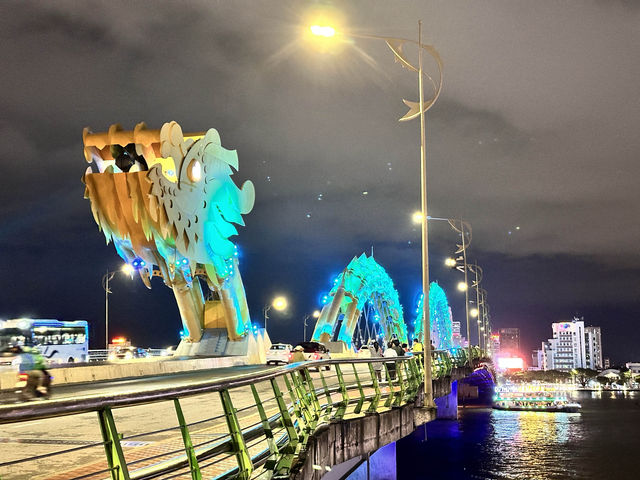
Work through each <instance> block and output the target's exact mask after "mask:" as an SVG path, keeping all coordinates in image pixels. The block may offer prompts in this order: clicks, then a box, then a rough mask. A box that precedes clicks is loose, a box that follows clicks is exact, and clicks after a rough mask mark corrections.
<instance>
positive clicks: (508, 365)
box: [498, 357, 524, 370]
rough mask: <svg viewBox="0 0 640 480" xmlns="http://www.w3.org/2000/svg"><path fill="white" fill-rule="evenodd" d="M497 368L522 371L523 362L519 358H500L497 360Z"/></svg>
mask: <svg viewBox="0 0 640 480" xmlns="http://www.w3.org/2000/svg"><path fill="white" fill-rule="evenodd" d="M498 368H499V369H500V370H524V360H522V358H520V357H500V358H498Z"/></svg>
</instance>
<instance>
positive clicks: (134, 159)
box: [82, 122, 255, 354]
mask: <svg viewBox="0 0 640 480" xmlns="http://www.w3.org/2000/svg"><path fill="white" fill-rule="evenodd" d="M83 141H84V154H85V158H86V160H87V162H88V163H89V164H90V166H89V168H87V171H86V172H85V174H84V176H83V178H82V180H83V182H84V183H85V185H86V190H85V198H88V199H89V200H90V202H91V211H92V213H93V217H94V219H95V221H96V223H97V224H98V227H99V228H100V229H101V230H102V231H103V233H104V235H105V238H106V240H107V243H108V242H109V241H113V244H114V246H115V248H116V251H117V253H118V255H120V257H122V259H123V260H124V261H125V262H126V263H127V264H129V265H131V266H132V267H133V269H134V270H135V271H137V272H138V274H139V275H140V278H141V279H142V281H143V282H144V284H145V285H146V286H147V287H148V288H151V282H150V280H151V278H152V277H153V276H159V277H162V278H163V280H164V283H165V284H166V285H167V286H168V287H170V288H171V289H172V290H173V292H174V295H175V297H176V302H177V304H178V308H179V310H180V315H181V318H182V322H183V326H184V330H183V332H184V335H183V343H181V347H182V349H183V350H185V351H184V352H182V353H185V354H212V353H223V352H211V351H202V349H201V348H196V347H194V346H191V347H189V346H184V345H183V344H199V343H200V342H201V340H202V338H203V335H204V334H205V332H206V331H207V329H210V330H211V331H210V334H212V335H213V334H215V335H220V334H221V332H220V330H223V329H224V330H225V333H226V335H227V337H228V339H229V340H232V341H239V340H242V339H244V338H246V337H247V336H251V335H250V334H251V332H252V329H251V321H250V318H249V312H248V307H247V301H246V296H245V292H244V286H243V284H242V280H241V278H240V273H239V270H238V258H237V248H236V246H235V245H234V243H233V242H232V241H231V240H230V237H232V236H234V235H237V233H238V231H237V230H236V227H235V226H234V224H235V225H244V220H243V218H242V215H246V214H247V213H249V212H250V211H251V209H252V208H253V205H254V202H255V189H254V186H253V184H252V183H251V182H250V181H247V182H245V183H244V184H243V185H242V187H241V188H238V187H237V186H236V185H235V183H234V182H233V180H232V179H231V176H232V175H233V171H234V170H237V169H238V155H237V153H236V152H235V150H227V149H225V148H224V147H223V146H222V143H221V140H220V135H219V134H218V132H217V130H215V129H213V128H212V129H210V130H208V131H207V132H201V133H193V134H184V133H183V132H182V128H181V127H180V125H178V124H177V123H176V122H170V123H165V124H164V125H163V126H162V128H161V129H160V130H148V129H147V128H146V126H145V124H144V123H140V124H138V125H136V127H135V129H134V130H133V131H124V130H122V128H121V127H120V126H119V125H112V126H111V127H110V128H109V130H108V132H102V133H92V132H90V131H89V129H86V128H85V130H84V132H83ZM199 278H201V279H203V281H204V282H205V284H206V286H207V287H208V289H209V290H210V292H211V293H210V294H209V295H208V296H207V297H208V298H210V300H209V301H207V302H205V299H204V298H205V297H204V294H203V291H202V286H201V283H200V281H199V280H198V279H199ZM214 330H215V332H214ZM180 350H181V348H180V347H179V348H178V353H180Z"/></svg>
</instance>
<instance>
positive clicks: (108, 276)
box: [102, 263, 135, 350]
mask: <svg viewBox="0 0 640 480" xmlns="http://www.w3.org/2000/svg"><path fill="white" fill-rule="evenodd" d="M134 270H135V269H134V267H132V266H131V265H130V264H128V263H125V264H124V265H122V268H121V269H120V271H121V272H122V273H125V274H127V275H131V274H132V273H133V271H134ZM115 274H116V272H111V271H109V270H108V269H107V273H105V274H104V275H103V276H102V288H103V289H104V349H105V350H109V294H110V293H112V292H111V289H110V288H109V282H110V281H111V280H113V277H114V276H115Z"/></svg>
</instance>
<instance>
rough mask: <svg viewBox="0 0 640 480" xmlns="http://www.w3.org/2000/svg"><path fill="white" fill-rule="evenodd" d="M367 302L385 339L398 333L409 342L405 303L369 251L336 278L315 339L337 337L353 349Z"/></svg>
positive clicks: (313, 338) (336, 338)
mask: <svg viewBox="0 0 640 480" xmlns="http://www.w3.org/2000/svg"><path fill="white" fill-rule="evenodd" d="M366 303H369V305H371V306H372V307H373V310H374V311H375V317H374V318H375V321H377V322H379V323H380V327H381V331H382V332H383V334H384V337H385V338H387V339H390V338H392V337H394V336H395V337H397V338H398V339H399V340H400V342H401V343H405V342H407V328H406V325H405V323H404V319H403V313H402V306H401V305H400V301H399V299H398V292H397V291H396V289H395V287H394V286H393V281H392V280H391V278H390V277H389V275H388V274H387V272H386V271H385V269H384V268H383V267H382V266H380V265H379V264H378V263H377V262H376V261H375V260H374V259H373V257H367V256H366V255H365V254H362V255H361V256H359V257H354V258H353V260H351V262H350V263H349V265H347V268H345V269H344V271H343V272H342V273H341V274H340V275H338V277H337V278H336V279H335V281H334V285H333V288H332V289H331V291H330V292H329V293H328V294H327V295H326V301H325V305H324V307H323V308H322V311H321V313H320V316H319V318H318V321H317V322H316V326H315V329H314V332H313V336H312V340H314V341H316V342H331V341H333V340H334V339H335V340H337V341H340V342H344V343H345V344H346V346H347V347H348V348H351V344H352V341H353V334H354V330H355V327H356V325H357V322H358V319H359V317H360V312H361V311H362V309H363V308H364V306H365V304H366Z"/></svg>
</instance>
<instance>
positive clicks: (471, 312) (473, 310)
mask: <svg viewBox="0 0 640 480" xmlns="http://www.w3.org/2000/svg"><path fill="white" fill-rule="evenodd" d="M479 314H480V311H479V310H478V309H477V308H472V309H471V310H470V311H469V315H471V316H472V317H474V318H475V317H477V316H478V315H479Z"/></svg>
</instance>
